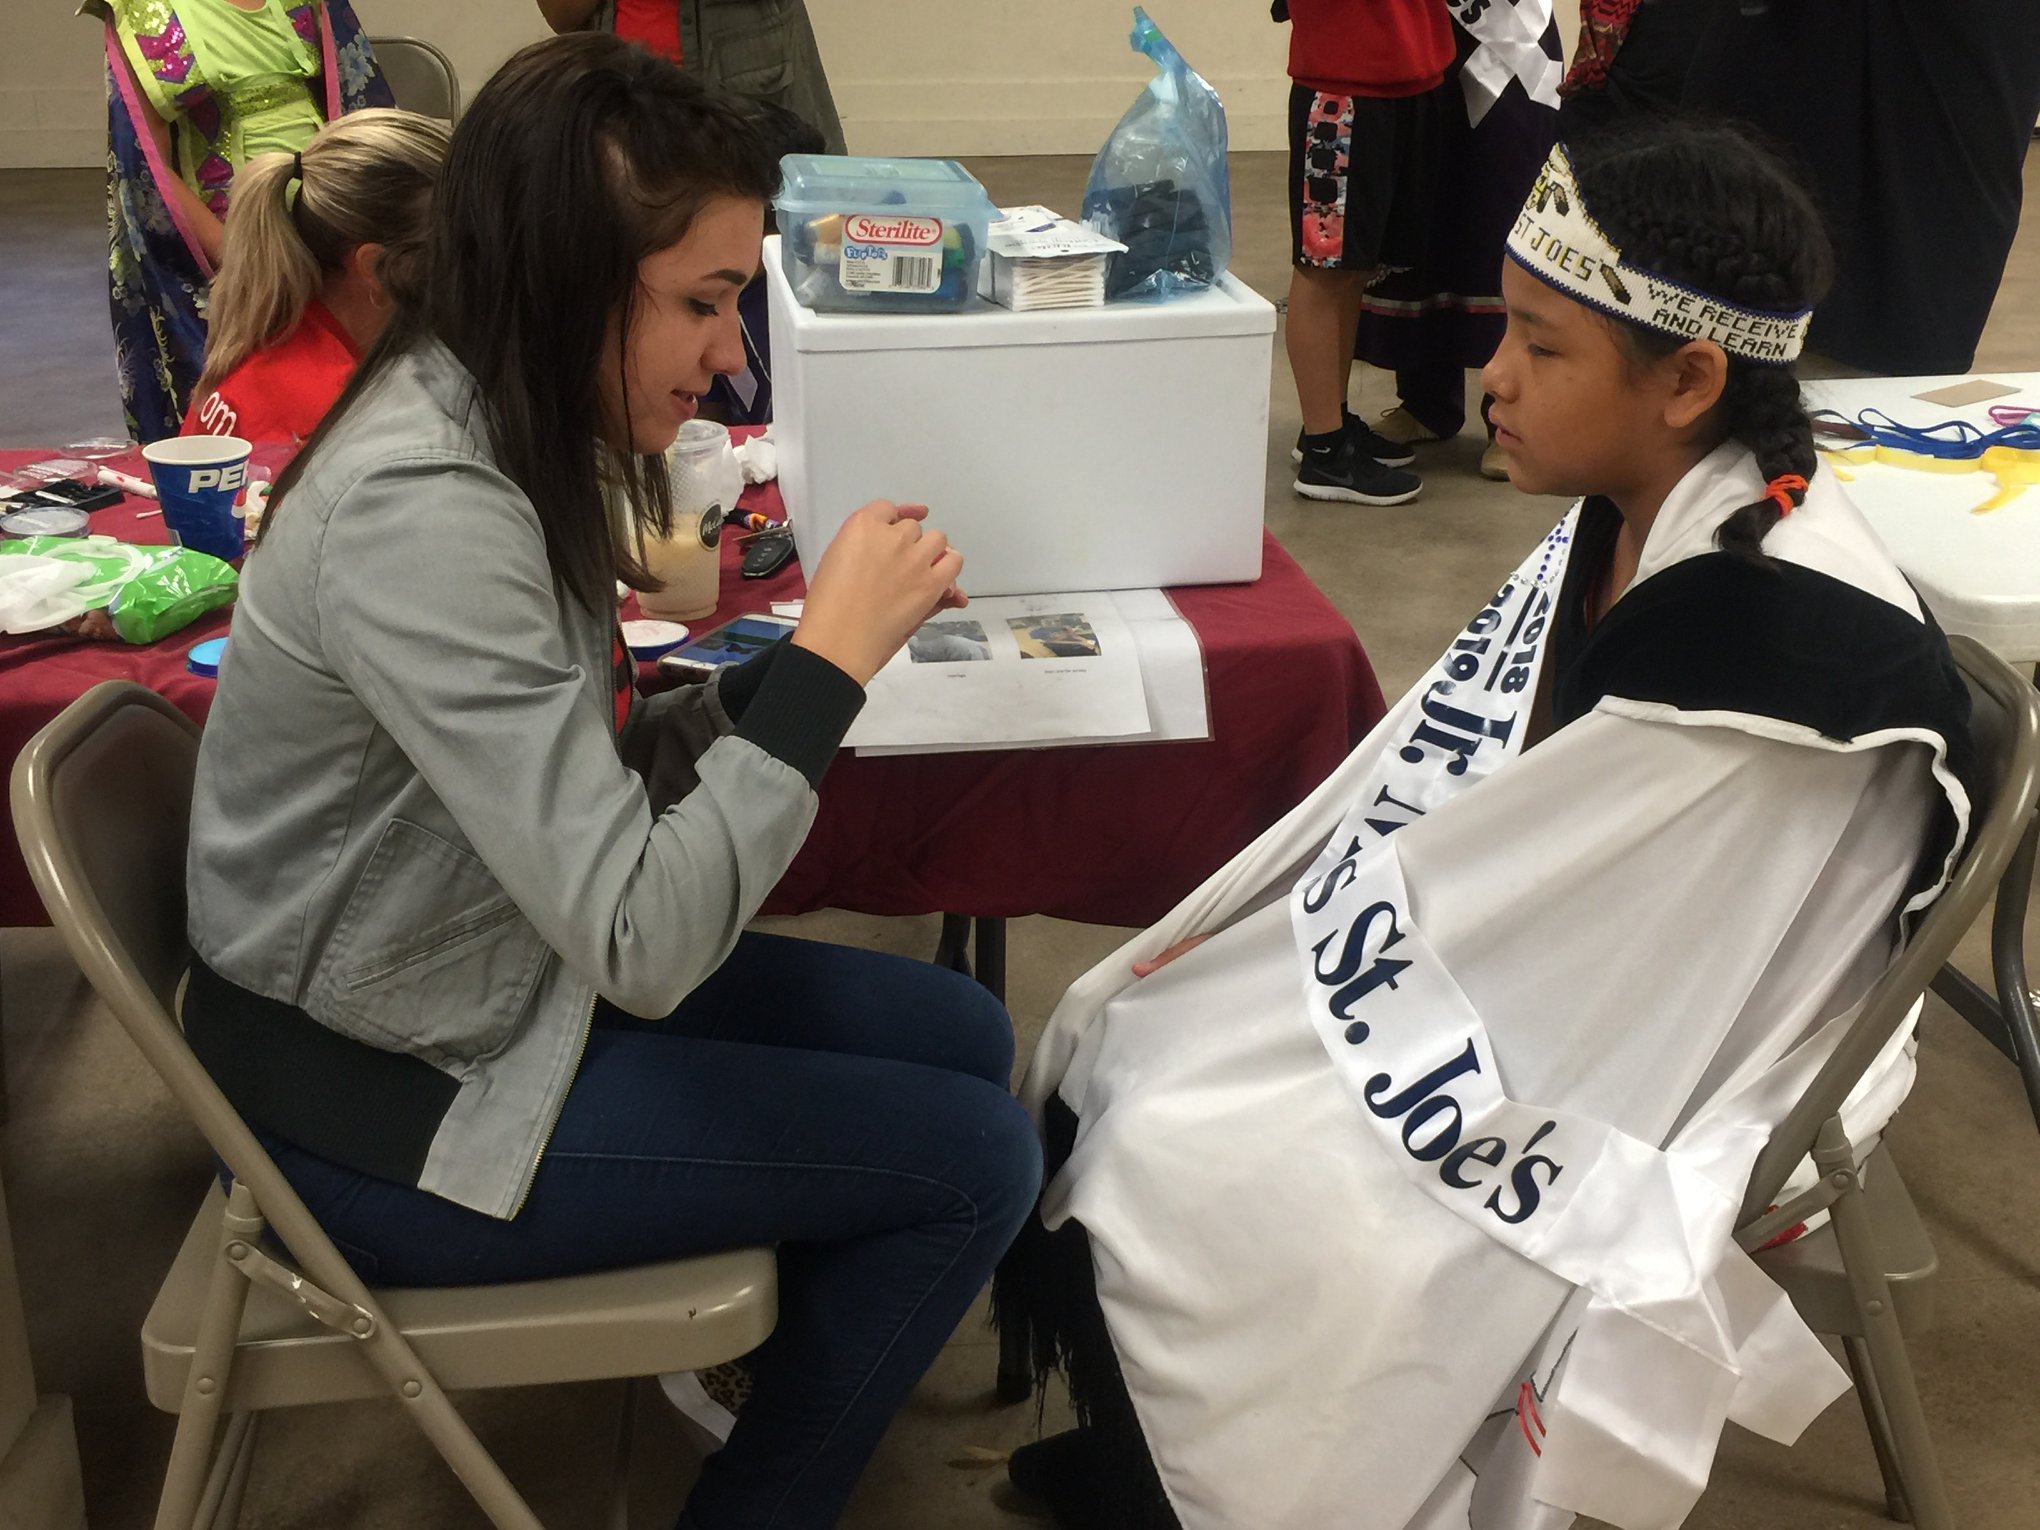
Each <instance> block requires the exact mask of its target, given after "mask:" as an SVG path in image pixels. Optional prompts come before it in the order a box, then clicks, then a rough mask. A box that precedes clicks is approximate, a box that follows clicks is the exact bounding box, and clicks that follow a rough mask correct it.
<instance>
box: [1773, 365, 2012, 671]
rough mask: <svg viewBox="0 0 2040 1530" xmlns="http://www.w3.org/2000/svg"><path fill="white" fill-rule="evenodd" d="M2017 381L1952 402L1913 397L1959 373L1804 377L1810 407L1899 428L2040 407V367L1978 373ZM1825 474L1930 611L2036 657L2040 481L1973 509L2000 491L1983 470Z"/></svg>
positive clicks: (1994, 643)
mask: <svg viewBox="0 0 2040 1530" xmlns="http://www.w3.org/2000/svg"><path fill="white" fill-rule="evenodd" d="M1973 375H1974V376H1975V377H1976V378H1978V379H1981V380H1987V381H1990V382H1996V383H2002V384H2004V385H2005V386H2006V387H2009V388H2015V389H2017V390H2018V391H2017V392H2016V393H2008V394H2006V395H2004V396H2003V397H2000V398H1993V399H1985V400H1983V401H1982V402H1980V403H1976V404H1968V405H1959V406H1951V405H1948V404H1940V403H1930V402H1927V401H1925V400H1922V399H1921V398H1919V397H1918V395H1919V394H1921V393H1927V392H1932V391H1934V390H1936V389H1939V388H1944V387H1948V386H1950V385H1952V384H1955V383H1960V382H1964V381H1967V380H1968V379H1966V378H1963V377H1865V378H1851V379H1837V380H1834V381H1826V382H1811V383H1808V384H1807V385H1806V390H1805V391H1806V401H1807V407H1809V408H1814V409H1832V410H1835V411H1836V412H1838V413H1840V414H1842V415H1843V416H1845V417H1846V418H1849V419H1854V418H1855V417H1856V416H1857V414H1858V413H1860V412H1861V411H1862V410H1864V409H1866V408H1871V409H1879V410H1882V411H1883V412H1884V413H1885V414H1886V415H1888V416H1889V417H1890V418H1891V419H1893V420H1895V421H1897V422H1898V423H1899V424H1901V425H1912V426H1929V425H1939V424H1943V423H1945V422H1947V421H1949V420H1955V419H1961V420H1967V421H1969V422H1970V423H1971V424H1973V425H1976V426H1978V427H1980V428H1982V429H1984V430H1990V429H1993V428H1994V427H1993V425H1992V423H1991V418H1990V411H1991V408H1992V406H1994V405H1999V404H2029V405H2032V406H2033V407H2034V408H2036V409H2040V372H1992V373H1976V374H1973ZM1822 468H1823V471H1837V472H1839V473H1841V474H1847V475H1850V476H1849V478H1848V479H1847V481H1845V482H1844V484H1843V487H1844V488H1845V489H1846V490H1847V491H1848V494H1849V497H1850V498H1851V499H1853V500H1854V501H1855V502H1856V503H1857V504H1858V505H1859V506H1861V507H1862V510H1863V513H1864V514H1865V515H1866V516H1868V517H1869V519H1870V522H1871V524H1872V525H1873V526H1875V527H1876V528H1877V534H1878V535H1879V536H1881V537H1882V538H1883V539H1884V543H1885V545H1886V546H1887V547H1889V548H1890V549H1891V556H1892V558H1893V559H1894V560H1895V561H1896V562H1897V564H1898V566H1899V567H1900V568H1901V569H1903V570H1904V571H1905V573H1906V575H1907V577H1909V578H1910V579H1911V580H1912V581H1913V583H1914V584H1915V585H1916V586H1917V587H1918V589H1919V591H1920V594H1921V595H1922V596H1924V597H1925V598H1926V601H1927V604H1928V605H1930V606H1931V607H1933V611H1934V615H1935V617H1936V619H1937V620H1939V621H1940V623H1941V625H1942V626H1943V627H1945V628H1946V629H1947V630H1948V631H1950V632H1960V633H1964V634H1966V635H1968V636H1970V637H1973V638H1975V639H1976V640H1977V641H1978V642H1981V643H1984V644H1986V645H1988V646H1989V647H1990V648H1992V649H1994V650H1995V651H1996V652H1997V653H1998V654H2000V655H2001V656H2003V657H2004V658H2006V659H2008V660H2011V661H2012V662H2014V663H2028V664H2030V663H2034V662H2036V661H2040V484H2035V485H2032V486H2030V487H2028V488H2027V489H2026V490H2025V491H2024V492H2023V493H2021V494H2018V495H2017V496H2015V497H2014V498H2013V499H2012V500H2011V501H2010V502H2009V503H2007V504H2005V505H2002V506H2000V507H1999V508H1998V509H1995V510H1990V511H1986V512H1984V513H1982V514H1978V513H1977V507H1978V506H1980V505H1983V504H1986V503H1988V502H1989V501H1990V500H1991V499H1992V498H1994V497H1995V496H1996V494H1997V493H1998V483H1997V480H1996V479H1995V478H1993V477H1992V476H1991V475H1990V474H1988V473H1985V472H1982V471H1980V470H1978V471H1973V472H1966V473H1932V472H1920V471H1917V470H1915V469H1912V468H1904V467H1893V466H1891V465H1889V464H1886V463H1881V462H1872V463H1862V464H1857V463H1838V462H1836V461H1834V460H1833V459H1832V458H1823V461H1822Z"/></svg>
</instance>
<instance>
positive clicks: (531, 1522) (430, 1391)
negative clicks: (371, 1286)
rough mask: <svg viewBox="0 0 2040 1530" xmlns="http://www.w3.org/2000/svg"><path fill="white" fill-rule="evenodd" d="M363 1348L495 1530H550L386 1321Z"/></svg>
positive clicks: (379, 1319)
mask: <svg viewBox="0 0 2040 1530" xmlns="http://www.w3.org/2000/svg"><path fill="white" fill-rule="evenodd" d="M361 1348H362V1354H363V1357H364V1358H365V1359H366V1360H367V1361H368V1363H369V1364H370V1365H372V1366H374V1367H375V1368H376V1371H377V1373H378V1374H380V1375H381V1376H382V1378H383V1380H385V1381H387V1382H388V1383H389V1384H390V1389H391V1391H393V1392H394V1393H395V1394H396V1396H397V1399H398V1401H400V1402H402V1403H403V1405H404V1409H405V1411H406V1412H408V1413H409V1414H410V1415H411V1421H412V1422H413V1423H415V1424H416V1425H417V1426H418V1428H419V1430H420V1431H421V1432H422V1433H423V1434H424V1436H425V1438H426V1439H428V1440H430V1441H431V1442H432V1448H433V1449H435V1450H437V1451H438V1452H439V1458H440V1459H441V1460H442V1461H444V1462H445V1463H446V1464H447V1465H448V1466H449V1467H451V1468H452V1469H453V1474H454V1475H455V1476H456V1477H458V1478H460V1480H461V1484H462V1486H464V1487H465V1488H466V1489H467V1490H468V1492H469V1494H470V1495H471V1496H472V1497H473V1498H474V1501H475V1503H476V1505H477V1506H478V1507H479V1508H480V1509H481V1511H482V1512H483V1513H484V1514H486V1515H487V1516H488V1517H489V1523H490V1524H492V1525H494V1526H495V1527H496V1530H545V1527H544V1526H543V1525H541V1524H540V1523H539V1522H538V1516H537V1515H536V1514H533V1513H532V1512H531V1505H529V1504H528V1503H526V1502H525V1501H524V1495H523V1494H521V1493H519V1492H518V1491H517V1489H516V1488H515V1487H513V1486H512V1485H511V1482H510V1479H509V1478H508V1477H506V1476H504V1475H503V1468H502V1467H501V1466H499V1465H497V1464H496V1458H495V1457H494V1456H492V1455H490V1454H489V1453H488V1451H487V1450H485V1449H484V1448H483V1447H482V1442H481V1441H480V1440H478V1439H476V1438H475V1432H474V1430H472V1429H470V1428H469V1427H468V1423H467V1420H466V1419H464V1418H462V1417H461V1416H460V1410H459V1409H457V1408H455V1407H454V1405H453V1403H452V1401H451V1400H450V1399H449V1398H448V1397H447V1395H446V1391H445V1389H444V1388H443V1387H441V1386H440V1385H439V1383H438V1382H437V1381H435V1380H434V1379H433V1377H432V1374H431V1373H430V1372H429V1371H427V1370H426V1369H425V1367H424V1366H422V1365H420V1364H419V1363H418V1357H417V1354H416V1353H415V1352H414V1351H413V1350H412V1348H411V1346H410V1345H409V1344H408V1343H406V1342H405V1341H404V1339H403V1338H402V1337H401V1336H400V1335H398V1334H397V1333H396V1331H395V1330H394V1329H393V1328H392V1327H391V1326H390V1322H389V1318H388V1317H387V1316H386V1315H384V1314H381V1313H378V1314H377V1316H376V1327H375V1329H374V1331H373V1332H372V1333H370V1334H368V1335H366V1336H365V1337H363V1338H362V1339H361Z"/></svg>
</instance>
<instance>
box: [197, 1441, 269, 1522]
mask: <svg viewBox="0 0 2040 1530" xmlns="http://www.w3.org/2000/svg"><path fill="white" fill-rule="evenodd" d="M261 1426H262V1415H261V1414H259V1413H236V1414H234V1415H233V1416H232V1417H231V1418H229V1419H228V1420H227V1427H226V1431H225V1433H224V1434H223V1435H222V1437H221V1439H220V1453H219V1456H218V1458H217V1459H216V1460H215V1461H214V1462H213V1469H212V1476H211V1477H210V1479H208V1481H207V1482H206V1488H205V1496H204V1497H203V1498H201V1499H200V1500H199V1504H198V1516H197V1521H198V1525H199V1527H200V1530H234V1526H235V1525H236V1524H237V1523H239V1521H240V1518H241V1501H242V1500H243V1499H244V1498H246V1497H247V1495H248V1472H249V1468H250V1467H251V1466H253V1464H254V1461H255V1435H256V1432H257V1431H258V1430H259V1429H260V1428H261Z"/></svg>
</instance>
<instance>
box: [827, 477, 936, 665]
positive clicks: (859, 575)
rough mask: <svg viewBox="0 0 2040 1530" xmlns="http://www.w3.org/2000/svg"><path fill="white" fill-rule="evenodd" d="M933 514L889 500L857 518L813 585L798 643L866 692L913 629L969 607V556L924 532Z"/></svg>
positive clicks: (860, 512)
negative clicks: (962, 582)
mask: <svg viewBox="0 0 2040 1530" xmlns="http://www.w3.org/2000/svg"><path fill="white" fill-rule="evenodd" d="M927 515H928V507H927V506H926V505H895V504H893V503H892V502H891V501H889V500H883V499H881V500H874V501H873V502H872V503H871V504H868V505H866V506H864V508H863V509H861V510H858V511H856V512H855V513H854V514H852V515H851V517H850V519H849V520H847V521H845V522H844V523H843V529H842V530H841V531H839V532H837V533H836V539H835V540H834V541H833V542H831V543H830V544H829V550H828V551H827V552H825V553H824V554H822V561H821V566H820V567H819V568H817V569H816V570H815V571H814V574H813V577H811V578H810V579H809V580H808V593H807V603H806V605H804V606H803V607H802V608H801V619H800V625H799V626H798V627H797V628H795V629H794V634H793V641H794V642H795V643H796V644H798V645H799V646H800V647H802V648H806V649H808V650H810V651H811V652H813V653H815V654H817V655H818V656H820V657H821V658H824V659H827V660H828V661H829V662H830V663H831V664H833V665H835V666H836V667H837V668H838V669H840V670H842V671H843V673H844V674H846V675H848V676H849V677H850V678H851V679H852V680H855V681H856V682H857V683H858V684H859V685H868V684H869V683H870V681H871V677H872V676H873V675H875V674H877V673H878V672H879V671H880V670H881V669H883V668H884V667H885V664H886V661H887V660H888V659H890V658H891V657H892V656H893V655H894V654H896V653H898V652H899V651H900V649H901V647H902V646H904V645H905V643H906V641H907V639H908V638H910V637H912V636H913V635H914V629H915V628H917V627H919V626H920V625H921V623H923V622H925V621H926V620H928V618H929V617H931V616H933V615H934V614H935V613H936V612H938V611H946V610H953V609H955V608H957V607H959V606H962V605H964V604H965V603H966V600H967V597H966V596H965V595H964V593H963V591H962V590H961V589H960V588H959V587H958V585H957V583H956V579H957V575H958V574H959V573H961V572H962V570H963V554H962V553H960V552H958V551H956V549H954V548H953V547H951V546H950V545H949V539H948V538H947V537H945V536H944V535H943V534H942V533H941V532H939V531H931V530H928V529H927V528H926V527H924V526H923V525H922V522H923V521H924V520H926V519H927Z"/></svg>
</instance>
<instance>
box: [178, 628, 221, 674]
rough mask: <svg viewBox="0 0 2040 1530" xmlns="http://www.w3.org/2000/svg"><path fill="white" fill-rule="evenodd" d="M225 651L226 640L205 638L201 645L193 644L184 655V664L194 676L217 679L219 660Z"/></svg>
mask: <svg viewBox="0 0 2040 1530" xmlns="http://www.w3.org/2000/svg"><path fill="white" fill-rule="evenodd" d="M226 651H227V640H226V639H225V638H223V637H217V638H207V639H206V640H205V641H204V642H203V643H193V644H192V645H191V648H190V650H189V651H188V652H186V654H185V655H184V662H185V664H186V666H187V667H189V669H190V670H191V672H192V673H193V674H194V675H204V676H205V677H206V678H207V679H208V680H214V679H218V678H219V673H220V660H221V658H222V657H224V656H225V654H226Z"/></svg>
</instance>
